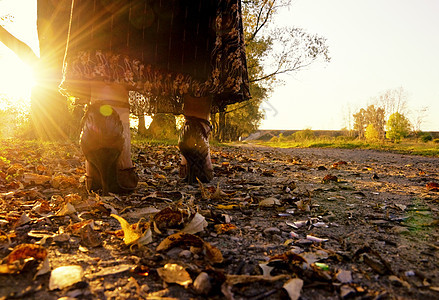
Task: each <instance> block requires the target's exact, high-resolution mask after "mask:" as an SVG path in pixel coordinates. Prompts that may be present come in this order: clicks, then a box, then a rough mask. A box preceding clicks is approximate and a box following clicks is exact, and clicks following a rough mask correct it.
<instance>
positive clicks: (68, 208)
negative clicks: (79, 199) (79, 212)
mask: <svg viewBox="0 0 439 300" xmlns="http://www.w3.org/2000/svg"><path fill="white" fill-rule="evenodd" d="M74 213H76V209H75V207H74V206H73V205H72V204H71V203H70V202H67V203H66V204H64V206H63V207H62V208H61V209H60V210H58V211H57V212H56V213H55V216H58V217H62V216H68V215H72V214H74Z"/></svg>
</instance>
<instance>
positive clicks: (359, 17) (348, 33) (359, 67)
mask: <svg viewBox="0 0 439 300" xmlns="http://www.w3.org/2000/svg"><path fill="white" fill-rule="evenodd" d="M276 21H277V22H279V24H284V25H290V26H295V27H302V28H304V29H306V30H307V31H308V32H310V33H318V34H320V35H322V36H324V37H326V38H327V44H328V46H329V50H330V55H331V57H332V60H331V62H330V63H328V64H322V63H318V64H315V65H313V66H312V67H310V68H309V69H308V70H305V71H300V72H299V73H297V74H295V75H294V76H284V77H283V79H284V81H285V82H286V84H285V85H284V86H281V87H278V88H277V89H276V90H275V92H274V93H273V95H272V96H271V97H270V99H269V101H268V103H266V104H265V105H264V107H266V108H267V116H266V119H265V120H264V121H263V122H262V125H261V129H304V128H312V129H340V128H342V127H344V126H345V124H344V123H343V117H344V116H345V114H346V113H347V112H348V107H350V108H351V110H356V109H359V108H361V107H366V106H367V104H368V103H370V99H371V98H372V97H376V96H378V95H379V94H380V93H382V92H383V91H385V90H387V89H394V88H398V87H401V86H402V87H403V88H404V89H405V90H406V91H407V92H408V93H409V98H408V103H409V106H410V108H411V109H412V110H416V109H419V108H421V107H425V106H428V108H429V109H428V117H427V118H426V121H425V123H424V124H423V126H422V127H421V129H422V130H436V131H439V32H438V30H439V1H437V0H361V1H360V0H295V1H294V4H293V6H292V7H291V9H289V10H285V11H282V13H281V14H280V15H279V17H278V18H277V19H276Z"/></svg>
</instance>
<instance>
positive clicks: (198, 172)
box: [178, 95, 213, 183]
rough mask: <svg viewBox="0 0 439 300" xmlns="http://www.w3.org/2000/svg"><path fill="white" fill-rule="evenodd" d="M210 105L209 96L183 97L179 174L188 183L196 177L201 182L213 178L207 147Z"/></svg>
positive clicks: (193, 181) (209, 129) (209, 127)
mask: <svg viewBox="0 0 439 300" xmlns="http://www.w3.org/2000/svg"><path fill="white" fill-rule="evenodd" d="M211 105H212V98H211V97H200V98H196V97H192V96H189V95H185V97H184V107H183V114H184V116H185V119H186V121H185V124H184V127H183V130H182V132H181V135H180V140H179V143H178V146H179V148H180V151H181V154H182V162H181V169H180V176H182V177H185V178H186V179H187V181H188V182H189V183H195V182H196V178H198V179H199V180H200V181H202V182H209V181H210V180H212V178H213V168H212V162H211V160H210V149H209V136H210V131H211V125H210V122H209V118H210V110H211Z"/></svg>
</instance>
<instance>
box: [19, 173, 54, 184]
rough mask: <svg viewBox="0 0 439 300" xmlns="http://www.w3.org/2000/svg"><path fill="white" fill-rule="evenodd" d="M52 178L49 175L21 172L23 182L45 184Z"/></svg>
mask: <svg viewBox="0 0 439 300" xmlns="http://www.w3.org/2000/svg"><path fill="white" fill-rule="evenodd" d="M50 180H52V177H51V176H45V175H38V174H32V173H24V174H23V183H24V184H46V183H49V182H50Z"/></svg>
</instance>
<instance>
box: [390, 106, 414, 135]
mask: <svg viewBox="0 0 439 300" xmlns="http://www.w3.org/2000/svg"><path fill="white" fill-rule="evenodd" d="M386 129H387V131H386V137H387V138H388V139H390V140H392V141H394V142H399V141H400V140H401V139H403V138H405V137H406V136H407V135H408V134H409V133H410V130H411V124H410V121H409V120H408V119H407V118H406V117H405V116H404V115H403V114H400V113H399V112H395V113H393V114H391V115H390V117H389V120H388V121H387V124H386Z"/></svg>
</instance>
